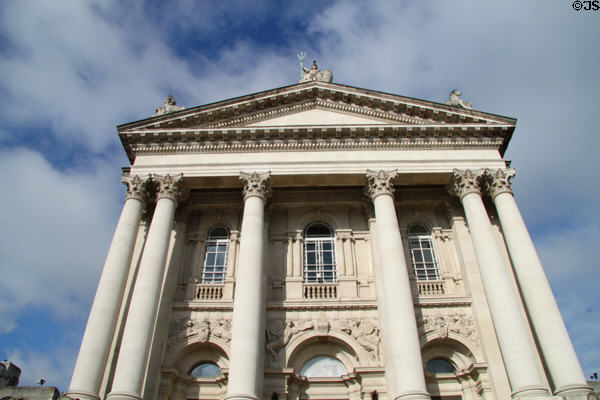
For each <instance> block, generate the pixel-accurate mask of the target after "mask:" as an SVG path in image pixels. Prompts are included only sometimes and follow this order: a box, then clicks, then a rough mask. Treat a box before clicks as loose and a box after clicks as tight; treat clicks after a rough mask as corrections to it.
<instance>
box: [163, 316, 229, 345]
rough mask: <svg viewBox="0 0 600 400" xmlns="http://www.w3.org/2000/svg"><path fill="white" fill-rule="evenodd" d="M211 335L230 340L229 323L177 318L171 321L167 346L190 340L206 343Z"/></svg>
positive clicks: (227, 341) (226, 340) (225, 321)
mask: <svg viewBox="0 0 600 400" xmlns="http://www.w3.org/2000/svg"><path fill="white" fill-rule="evenodd" d="M211 337H215V338H219V339H221V340H223V341H224V342H226V343H229V342H230V341H231V323H230V322H229V321H227V320H220V321H208V320H194V319H189V320H178V321H174V322H172V323H171V328H170V330H169V340H168V346H169V347H174V346H176V345H177V344H179V343H187V341H188V340H191V341H193V342H195V343H197V342H199V343H206V342H208V341H209V340H210V338H211Z"/></svg>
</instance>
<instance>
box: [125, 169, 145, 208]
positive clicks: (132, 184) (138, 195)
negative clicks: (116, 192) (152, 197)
mask: <svg viewBox="0 0 600 400" xmlns="http://www.w3.org/2000/svg"><path fill="white" fill-rule="evenodd" d="M121 182H123V185H125V186H127V193H125V200H129V199H136V200H139V201H141V202H144V201H146V196H147V189H148V183H149V182H150V176H149V175H145V176H139V175H133V176H131V175H129V174H123V176H122V177H121Z"/></svg>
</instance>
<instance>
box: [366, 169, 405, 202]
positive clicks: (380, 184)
mask: <svg viewBox="0 0 600 400" xmlns="http://www.w3.org/2000/svg"><path fill="white" fill-rule="evenodd" d="M396 175H398V171H396V170H395V169H393V170H391V171H384V170H382V169H381V170H379V171H371V170H367V186H365V194H366V195H367V196H370V197H371V200H375V197H377V196H379V195H380V194H389V195H391V196H393V195H394V183H393V182H392V181H393V180H394V178H395V177H396Z"/></svg>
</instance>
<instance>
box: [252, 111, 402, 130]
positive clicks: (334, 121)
mask: <svg viewBox="0 0 600 400" xmlns="http://www.w3.org/2000/svg"><path fill="white" fill-rule="evenodd" d="M389 123H390V121H389V120H386V119H384V118H371V117H367V116H364V115H359V114H355V113H350V112H339V111H331V110H327V109H325V108H317V107H315V108H313V109H310V110H306V111H300V112H295V113H290V114H287V115H282V116H280V117H275V118H269V119H265V120H263V121H259V122H254V123H250V124H248V125H246V126H273V127H276V126H311V125H315V126H326V125H332V126H337V125H385V124H389Z"/></svg>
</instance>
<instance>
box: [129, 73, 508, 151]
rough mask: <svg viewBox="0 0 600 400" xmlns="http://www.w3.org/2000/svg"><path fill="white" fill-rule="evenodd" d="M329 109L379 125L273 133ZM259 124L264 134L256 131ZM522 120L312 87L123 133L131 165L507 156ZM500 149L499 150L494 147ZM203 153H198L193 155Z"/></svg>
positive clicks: (139, 124)
mask: <svg viewBox="0 0 600 400" xmlns="http://www.w3.org/2000/svg"><path fill="white" fill-rule="evenodd" d="M312 109H321V110H328V111H333V112H336V113H341V114H347V115H354V116H357V117H362V118H364V119H365V120H369V119H371V120H373V121H375V120H376V121H377V122H376V123H375V122H374V123H373V124H369V123H367V124H358V125H356V124H350V125H349V124H345V125H344V124H340V125H331V124H329V125H314V124H310V125H304V126H303V125H294V126H268V125H269V124H268V121H269V120H270V119H275V118H278V117H282V116H286V115H291V114H295V113H300V112H305V111H306V110H312ZM256 123H259V124H260V125H262V126H249V125H251V124H256ZM515 123H516V120H515V119H513V118H508V117H503V116H498V115H495V114H489V113H484V112H481V111H477V110H470V109H462V108H457V107H453V106H449V105H445V104H441V103H434V102H429V101H424V100H419V99H413V98H409V97H403V96H398V95H393V94H389V93H383V92H376V91H372V90H366V89H360V88H355V87H351V86H344V85H339V84H334V83H326V82H306V83H300V84H296V85H292V86H286V87H282V88H278V89H273V90H269V91H265V92H260V93H255V94H251V95H247V96H242V97H237V98H234V99H229V100H225V101H220V102H217V103H212V104H208V105H204V106H199V107H194V108H189V109H185V110H182V111H178V112H173V113H170V114H166V115H161V116H155V117H152V118H148V119H145V120H141V121H136V122H132V123H128V124H124V125H120V126H119V127H118V131H119V136H120V137H121V140H122V142H123V145H124V146H125V150H126V151H127V153H128V156H129V158H130V160H133V158H135V154H140V153H145V152H147V151H150V149H153V150H152V151H160V152H165V151H167V148H168V149H170V150H168V151H169V152H170V151H199V152H203V151H239V150H236V149H244V151H254V150H268V149H272V150H287V149H292V148H293V149H310V148H328V147H337V148H340V149H343V148H346V147H348V146H349V147H348V148H351V147H354V146H358V145H362V146H364V145H368V146H392V147H397V146H405V145H407V144H409V143H410V144H411V146H412V145H415V144H416V143H427V146H436V145H442V146H448V145H451V144H453V143H454V144H459V143H460V145H461V146H462V145H469V144H471V145H474V146H480V145H482V144H483V143H485V146H495V148H497V149H499V150H500V151H501V152H504V150H505V148H506V146H507V144H508V140H509V139H510V136H511V135H512V132H513V130H514V127H515ZM492 143H493V144H492ZM192 149H195V150H192Z"/></svg>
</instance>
